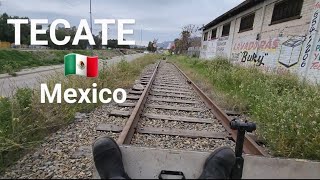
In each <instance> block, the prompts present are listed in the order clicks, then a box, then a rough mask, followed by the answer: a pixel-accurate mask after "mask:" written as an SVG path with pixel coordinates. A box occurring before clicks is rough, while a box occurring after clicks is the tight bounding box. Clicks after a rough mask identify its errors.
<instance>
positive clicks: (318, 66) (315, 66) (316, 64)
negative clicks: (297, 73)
mask: <svg viewBox="0 0 320 180" xmlns="http://www.w3.org/2000/svg"><path fill="white" fill-rule="evenodd" d="M310 69H316V70H320V62H313V63H312V65H311V68H310Z"/></svg>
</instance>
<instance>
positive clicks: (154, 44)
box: [147, 39, 158, 52]
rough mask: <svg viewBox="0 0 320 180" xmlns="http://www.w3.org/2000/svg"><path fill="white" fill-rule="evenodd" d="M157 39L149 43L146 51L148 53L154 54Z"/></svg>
mask: <svg viewBox="0 0 320 180" xmlns="http://www.w3.org/2000/svg"><path fill="white" fill-rule="evenodd" d="M157 42H158V39H154V40H153V41H152V42H151V41H149V43H148V47H147V50H148V51H150V52H155V51H156V50H157Z"/></svg>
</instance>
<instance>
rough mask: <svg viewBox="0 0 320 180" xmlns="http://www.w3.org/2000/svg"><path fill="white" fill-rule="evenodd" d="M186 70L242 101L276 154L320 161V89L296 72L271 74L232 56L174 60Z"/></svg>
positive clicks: (232, 97)
mask: <svg viewBox="0 0 320 180" xmlns="http://www.w3.org/2000/svg"><path fill="white" fill-rule="evenodd" d="M171 60H172V61H174V62H176V63H177V64H178V65H179V66H181V67H182V68H183V69H185V70H189V71H191V72H193V73H194V74H198V75H199V77H200V78H202V79H203V80H208V81H209V82H210V84H211V86H212V89H214V90H215V91H219V92H221V93H223V94H224V95H225V97H226V98H228V101H230V99H232V100H233V101H234V102H237V103H238V104H237V105H238V106H239V109H242V110H243V111H247V112H248V113H249V116H250V117H251V119H252V121H254V122H256V123H257V125H258V128H257V133H258V135H259V136H260V137H262V138H263V139H265V140H266V143H267V146H268V147H269V149H270V150H271V151H272V153H273V155H275V156H282V157H290V158H305V159H313V160H320V133H319V132H320V87H319V86H312V85H307V84H304V83H302V82H300V81H299V80H298V78H297V77H296V76H294V75H291V74H282V75H278V74H266V73H262V72H261V71H259V70H257V69H256V68H244V67H239V66H236V65H232V64H231V63H229V62H228V61H227V60H224V59H215V60H212V61H205V60H199V59H196V58H188V57H183V56H176V57H174V58H171Z"/></svg>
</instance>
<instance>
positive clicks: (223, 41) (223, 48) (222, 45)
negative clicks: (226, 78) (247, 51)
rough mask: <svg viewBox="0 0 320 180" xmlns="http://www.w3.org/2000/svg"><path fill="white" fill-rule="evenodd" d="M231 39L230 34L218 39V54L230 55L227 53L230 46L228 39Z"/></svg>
mask: <svg viewBox="0 0 320 180" xmlns="http://www.w3.org/2000/svg"><path fill="white" fill-rule="evenodd" d="M228 40H229V36H225V37H221V38H219V39H218V41H217V51H216V53H217V56H226V57H227V56H228V55H227V53H228V52H227V51H228V50H227V48H228V42H229V41H228Z"/></svg>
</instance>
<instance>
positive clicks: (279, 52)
mask: <svg viewBox="0 0 320 180" xmlns="http://www.w3.org/2000/svg"><path fill="white" fill-rule="evenodd" d="M276 2H279V1H276V0H268V1H265V2H264V3H261V4H259V5H257V6H255V7H253V8H251V9H248V10H247V11H245V12H242V13H240V14H238V15H237V16H235V17H232V18H230V19H228V20H226V21H224V22H221V23H219V24H218V25H216V26H214V27H212V28H210V29H208V30H206V31H204V33H205V32H208V33H209V37H208V39H209V41H203V39H202V46H201V52H200V57H201V58H205V59H210V58H213V57H217V56H223V57H227V58H229V59H230V61H232V62H233V63H236V64H240V65H242V66H256V67H257V68H260V69H263V70H265V71H278V72H287V71H289V72H293V73H296V74H298V75H299V76H300V77H301V78H307V79H308V80H310V81H312V82H317V81H318V82H320V55H319V53H320V35H319V31H316V30H315V29H319V28H320V26H319V19H320V14H318V13H320V0H304V3H303V7H302V11H301V16H302V17H301V18H300V19H295V20H291V21H287V22H283V23H279V24H273V25H270V23H271V18H272V14H273V8H274V5H275V3H276ZM252 12H255V19H254V25H253V30H249V31H245V32H239V27H240V22H241V17H243V16H245V15H247V14H250V13H252ZM228 22H231V27H230V35H229V36H227V37H221V33H222V26H223V25H224V24H226V23H228ZM215 28H217V29H218V31H217V35H218V36H217V39H214V40H210V39H211V30H212V29H215ZM310 30H312V31H310ZM310 32H311V33H310ZM204 33H203V34H204Z"/></svg>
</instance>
